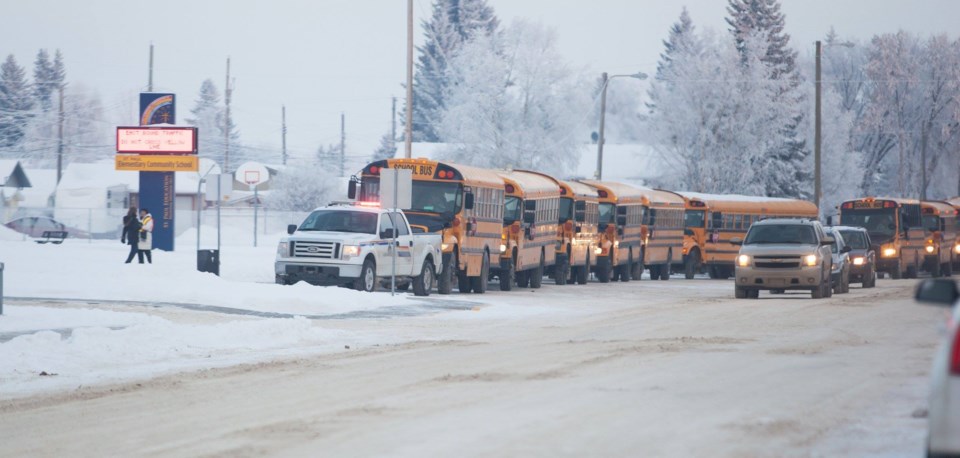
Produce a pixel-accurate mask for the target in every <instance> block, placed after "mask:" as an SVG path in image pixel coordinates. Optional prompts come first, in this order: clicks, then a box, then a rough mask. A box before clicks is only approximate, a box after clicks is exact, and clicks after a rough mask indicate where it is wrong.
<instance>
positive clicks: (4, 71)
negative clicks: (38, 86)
mask: <svg viewBox="0 0 960 458" xmlns="http://www.w3.org/2000/svg"><path fill="white" fill-rule="evenodd" d="M32 109H33V93H32V88H31V87H30V83H29V82H28V81H27V77H26V71H24V69H23V67H21V66H20V65H19V64H17V60H16V58H14V57H13V54H11V55H9V56H7V60H6V61H4V63H3V64H2V65H0V148H3V147H7V148H9V147H11V146H15V145H17V144H18V143H19V142H20V140H21V139H22V138H23V136H24V132H25V130H26V128H27V124H29V122H30V118H31V117H32V114H31V112H30V110H32Z"/></svg>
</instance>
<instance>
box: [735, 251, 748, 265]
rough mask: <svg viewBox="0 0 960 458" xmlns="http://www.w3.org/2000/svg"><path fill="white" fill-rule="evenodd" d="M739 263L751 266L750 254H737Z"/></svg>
mask: <svg viewBox="0 0 960 458" xmlns="http://www.w3.org/2000/svg"><path fill="white" fill-rule="evenodd" d="M737 265H738V266H740V267H749V266H750V256H747V255H745V254H741V255H740V256H737Z"/></svg>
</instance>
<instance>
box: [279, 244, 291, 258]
mask: <svg viewBox="0 0 960 458" xmlns="http://www.w3.org/2000/svg"><path fill="white" fill-rule="evenodd" d="M277 256H279V257H281V258H289V257H290V242H280V244H279V245H277Z"/></svg>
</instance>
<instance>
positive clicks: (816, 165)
mask: <svg viewBox="0 0 960 458" xmlns="http://www.w3.org/2000/svg"><path fill="white" fill-rule="evenodd" d="M821 54H822V52H821V44H820V40H817V50H816V56H817V69H816V76H815V77H814V83H813V84H814V92H815V93H816V95H815V96H814V97H815V98H814V107H815V108H814V115H813V116H814V118H815V121H814V128H813V129H814V130H813V204H814V205H816V206H817V213H818V214H820V147H821V145H820V143H821V140H822V138H821V135H820V122H821V120H822V118H821V115H822V113H821V106H820V105H821V103H820V55H821Z"/></svg>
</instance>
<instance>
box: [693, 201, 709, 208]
mask: <svg viewBox="0 0 960 458" xmlns="http://www.w3.org/2000/svg"><path fill="white" fill-rule="evenodd" d="M690 206H691V207H706V206H707V204H705V203H703V202H700V201H699V200H691V201H690Z"/></svg>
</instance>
